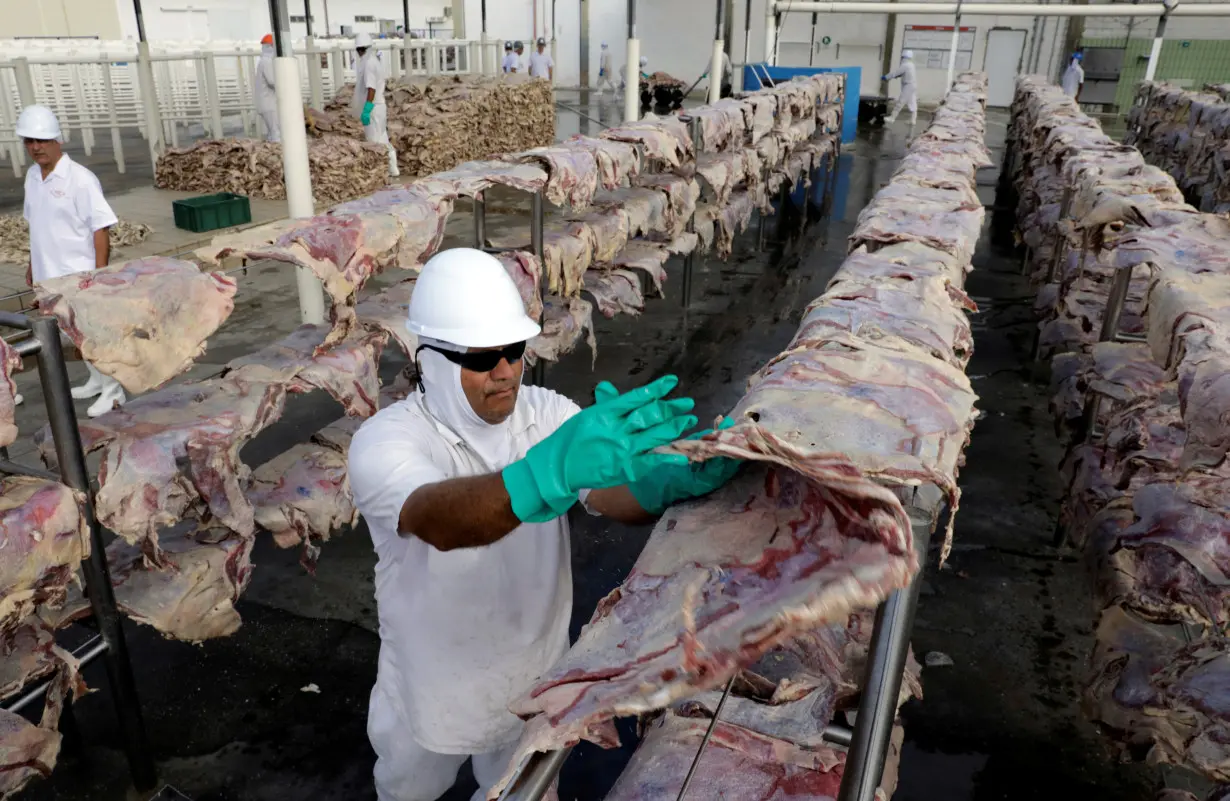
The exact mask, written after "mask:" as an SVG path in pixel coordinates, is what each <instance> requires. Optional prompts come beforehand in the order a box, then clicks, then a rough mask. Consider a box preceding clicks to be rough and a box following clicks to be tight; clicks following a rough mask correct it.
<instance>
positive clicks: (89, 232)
mask: <svg viewBox="0 0 1230 801" xmlns="http://www.w3.org/2000/svg"><path fill="white" fill-rule="evenodd" d="M23 214H24V216H25V218H26V222H28V223H29V224H30V266H31V272H32V274H33V278H34V283H36V284H38V283H41V282H43V281H46V280H47V279H48V278H58V277H60V276H62V275H72V274H73V273H81V272H86V271H88V270H93V269H94V267H95V259H96V255H97V254H96V253H95V252H94V232H95V231H98V230H100V229H102V228H108V227H110V226H112V225H115V223H116V222H117V220H116V219H115V212H114V211H112V210H111V206H110V205H108V203H107V200H106V198H104V197H103V192H102V185H101V184H99V183H98V178H97V177H96V176H95V175H94V173H92V172H90V171H89V170H87V169H86V168H85V167H82V166H81V165H80V164H78V163H77V162H75V161H73V160H72V159H71V158H69V156H68V154H67V153H64V154H63V155H61V156H60V160H59V161H58V162H56V166H55V168H54V169H53V170H52V171H51V174H50V175H48V176H47V178H46V180H44V179H43V172H42V168H40V167H39V166H38V165H37V164H35V165H34V166H32V167H31V168H30V170H29V172H27V173H26V199H25V207H24V210H23Z"/></svg>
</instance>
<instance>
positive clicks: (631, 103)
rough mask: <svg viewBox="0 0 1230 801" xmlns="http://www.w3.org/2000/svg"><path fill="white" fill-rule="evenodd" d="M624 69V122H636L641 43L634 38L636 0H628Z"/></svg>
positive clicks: (639, 94) (639, 107) (639, 115)
mask: <svg viewBox="0 0 1230 801" xmlns="http://www.w3.org/2000/svg"><path fill="white" fill-rule="evenodd" d="M624 69H625V72H626V74H625V75H624V122H636V121H637V120H639V119H640V118H641V43H640V41H639V40H638V39H637V38H636V0H628V64H627V66H626V67H625V68H624Z"/></svg>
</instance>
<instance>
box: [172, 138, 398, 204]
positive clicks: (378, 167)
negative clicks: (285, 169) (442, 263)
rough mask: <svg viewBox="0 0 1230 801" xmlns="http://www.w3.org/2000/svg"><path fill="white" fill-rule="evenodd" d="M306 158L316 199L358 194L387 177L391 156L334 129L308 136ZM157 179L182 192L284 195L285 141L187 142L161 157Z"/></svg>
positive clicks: (380, 147)
mask: <svg viewBox="0 0 1230 801" xmlns="http://www.w3.org/2000/svg"><path fill="white" fill-rule="evenodd" d="M308 164H309V167H310V169H311V174H312V194H313V196H314V197H315V198H316V199H317V200H324V201H338V200H345V199H346V198H352V197H359V196H361V195H367V194H370V193H372V192H375V191H376V190H377V189H379V188H380V187H382V186H384V185H385V184H386V183H388V174H389V156H388V150H387V149H386V148H385V147H384V145H373V144H369V143H367V142H361V141H358V140H355V139H348V138H346V137H344V136H333V135H330V136H323V137H320V138H318V139H309V140H308ZM154 185H155V186H157V187H158V188H159V189H175V190H178V191H180V192H199V193H202V194H206V193H215V192H233V193H235V194H237V195H246V196H248V197H254V198H262V199H264V200H283V199H285V198H286V183H285V181H284V180H283V178H282V146H281V145H280V144H278V143H275V142H263V141H261V140H259V139H206V140H203V141H200V142H197V143H196V144H193V145H190V146H189V147H180V148H174V147H173V148H168V149H167V151H166V152H165V153H163V154H162V155H161V156H159V157H158V163H157V165H156V166H155V168H154Z"/></svg>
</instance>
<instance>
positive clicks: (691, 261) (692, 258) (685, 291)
mask: <svg viewBox="0 0 1230 801" xmlns="http://www.w3.org/2000/svg"><path fill="white" fill-rule="evenodd" d="M688 131H689V133H691V134H692V148H693V151H694V152H695V153H697V154H699V153H700V145H701V141H700V120H699V119H698V118H696V117H693V118H692V119H691V120H689V121H688ZM687 231H688V233H695V232H696V209H692V216H691V217H690V218H688V227H687ZM699 250H700V243H699V242H698V243H697V244H696V247H694V248H692V252H691V253H689V254H688V255H686V256H684V257H683V287H682V290H681V292H680V296H681V297H680V299H679V300H680V303H682V304H683V308H684V309H685V310H686V309H687V308H688V306H690V305H691V303H692V277H693V273H694V272H695V271H696V253H697V251H699Z"/></svg>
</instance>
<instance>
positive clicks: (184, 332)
mask: <svg viewBox="0 0 1230 801" xmlns="http://www.w3.org/2000/svg"><path fill="white" fill-rule="evenodd" d="M235 290H236V284H235V280H234V279H233V278H229V277H227V276H225V275H222V274H221V273H211V272H202V271H201V269H200V268H199V267H197V266H196V265H195V264H192V263H190V262H186V261H179V260H178V259H169V258H166V257H163V256H151V257H149V258H145V259H136V260H135V261H129V262H125V263H123V264H115V265H112V266H110V267H103V268H101V269H98V270H92V271H90V272H86V273H77V274H74V275H66V276H62V277H60V278H52V279H50V280H47V281H44V282H42V283H41V284H39V285H38V286H37V287H36V288H35V296H36V297H37V298H38V302H39V307H40V308H41V309H42V310H43V311H44V312H46V313H48V314H53V315H55V317H56V319H57V320H59V323H60V329H61V330H62V331H63V332H64V333H65V334H66V335H68V338H69V339H71V340H72V341H73V344H74V345H76V346H77V348H78V349H80V351H81V355H82V357H83V358H84V359H85V360H86V361H88V362H89V363H90V364H92V365H93V366H95V367H97V368H98V370H99V371H100V372H102V373H105V374H106V375H109V376H112V377H113V378H115V379H116V380H117V381H119V382H120V383H121V384H123V385H124V388H125V389H126V390H128V391H129V392H132V393H134V394H140V393H143V392H148V391H149V390H151V389H153V388H155V387H159V386H161V385H163V384H165V383H166V382H167V381H169V380H171V379H172V378H174V377H175V376H177V375H179V374H181V373H183V372H184V371H185V370H187V369H188V368H190V367H191V366H192V364H193V362H194V361H195V360H196V359H197V358H199V357H200V356H201V354H203V353H204V352H205V340H206V339H207V338H209V336H210V335H212V334H213V333H214V332H215V331H217V330H218V327H219V326H221V325H222V323H223V322H225V321H226V319H227V317H229V316H230V314H231V311H232V309H234V306H235V304H234V301H233V298H234V297H235Z"/></svg>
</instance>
